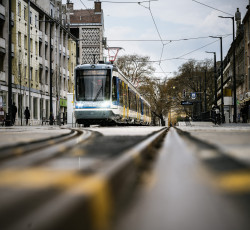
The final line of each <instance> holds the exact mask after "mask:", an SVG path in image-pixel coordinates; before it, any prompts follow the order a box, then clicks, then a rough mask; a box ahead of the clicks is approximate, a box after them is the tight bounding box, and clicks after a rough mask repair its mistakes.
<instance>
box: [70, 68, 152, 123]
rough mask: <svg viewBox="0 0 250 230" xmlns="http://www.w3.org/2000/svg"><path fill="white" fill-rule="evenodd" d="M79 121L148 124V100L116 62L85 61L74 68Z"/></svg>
mask: <svg viewBox="0 0 250 230" xmlns="http://www.w3.org/2000/svg"><path fill="white" fill-rule="evenodd" d="M74 113H75V118H76V122H77V123H78V124H83V125H84V126H85V127H88V126H89V125H91V124H101V125H109V124H127V125H129V124H137V125H140V124H141V125H149V124H150V123H151V111H150V105H149V103H148V102H147V101H146V100H145V99H144V98H143V97H142V95H140V93H139V92H138V91H137V90H136V88H135V87H134V86H133V85H132V84H131V83H130V82H129V80H128V79H126V77H125V76H124V75H123V74H122V72H121V71H120V70H119V69H118V68H117V67H116V66H115V65H113V64H93V65H91V64H85V65H79V66H77V67H76V68H75V97H74Z"/></svg>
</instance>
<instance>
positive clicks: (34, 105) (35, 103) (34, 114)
mask: <svg viewBox="0 0 250 230" xmlns="http://www.w3.org/2000/svg"><path fill="white" fill-rule="evenodd" d="M33 118H34V119H37V98H36V97H34V98H33Z"/></svg>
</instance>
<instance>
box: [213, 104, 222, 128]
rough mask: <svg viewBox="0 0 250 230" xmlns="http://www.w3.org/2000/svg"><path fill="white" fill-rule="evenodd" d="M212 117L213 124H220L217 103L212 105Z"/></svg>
mask: <svg viewBox="0 0 250 230" xmlns="http://www.w3.org/2000/svg"><path fill="white" fill-rule="evenodd" d="M212 117H213V119H214V124H215V125H216V124H220V123H221V120H220V108H219V106H218V105H213V106H212Z"/></svg>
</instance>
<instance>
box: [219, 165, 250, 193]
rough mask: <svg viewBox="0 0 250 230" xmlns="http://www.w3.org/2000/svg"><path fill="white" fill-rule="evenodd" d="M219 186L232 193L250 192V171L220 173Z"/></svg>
mask: <svg viewBox="0 0 250 230" xmlns="http://www.w3.org/2000/svg"><path fill="white" fill-rule="evenodd" d="M216 181H217V185H218V186H219V188H221V189H223V190H226V191H228V192H232V193H243V192H248V193H249V192H250V171H249V170H244V171H239V172H230V173H226V174H223V175H218V179H217V180H216Z"/></svg>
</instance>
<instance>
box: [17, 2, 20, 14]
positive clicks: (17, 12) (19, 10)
mask: <svg viewBox="0 0 250 230" xmlns="http://www.w3.org/2000/svg"><path fill="white" fill-rule="evenodd" d="M17 10H18V12H17V13H18V16H19V17H21V2H18V8H17Z"/></svg>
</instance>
